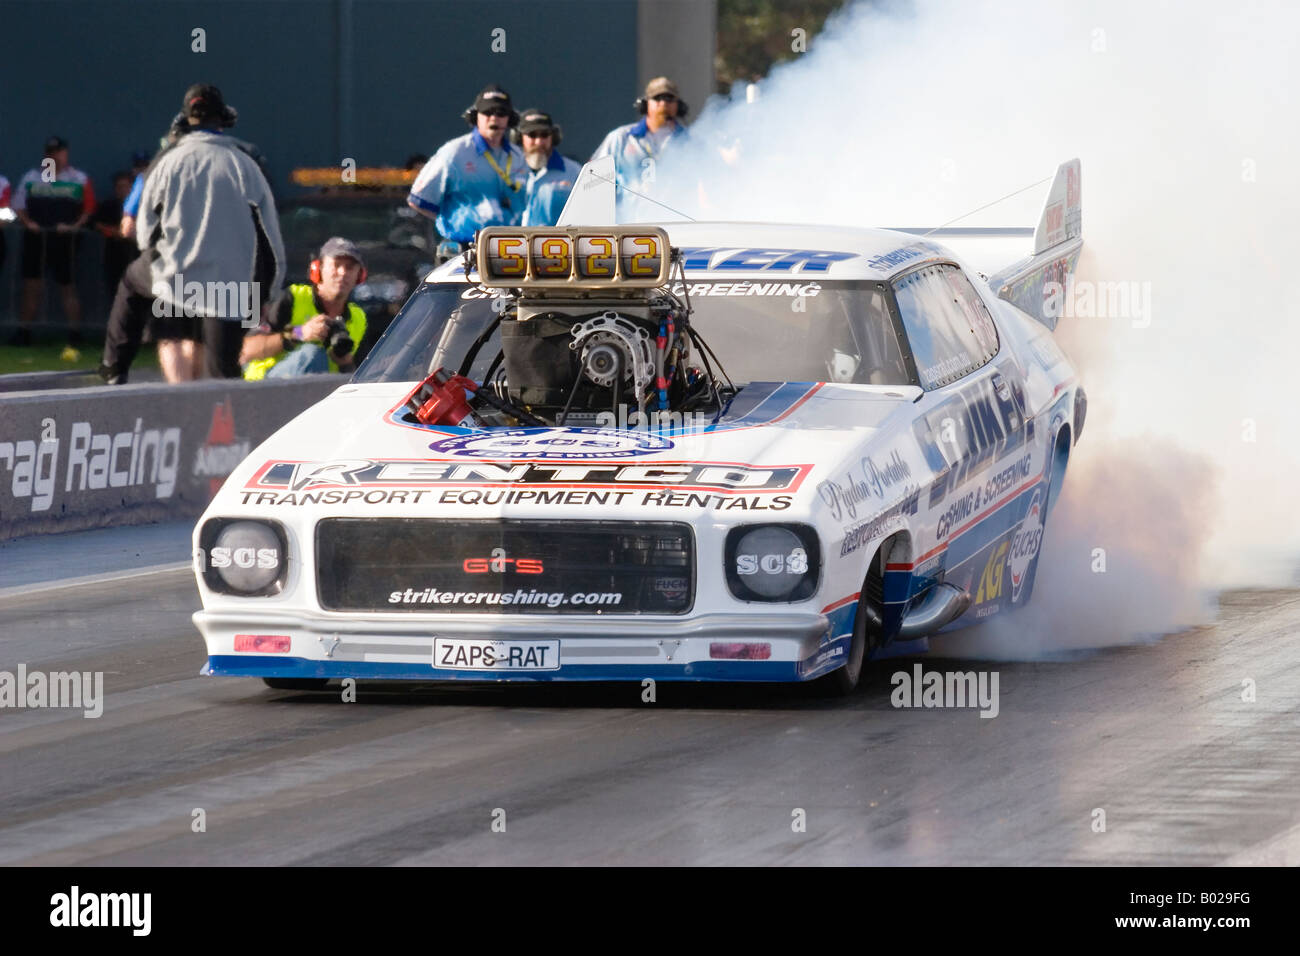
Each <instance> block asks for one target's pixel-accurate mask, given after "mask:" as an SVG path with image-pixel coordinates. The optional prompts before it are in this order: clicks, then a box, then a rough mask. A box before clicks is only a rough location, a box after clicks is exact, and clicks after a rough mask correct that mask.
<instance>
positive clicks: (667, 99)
mask: <svg viewBox="0 0 1300 956" xmlns="http://www.w3.org/2000/svg"><path fill="white" fill-rule="evenodd" d="M650 99H652V100H654V101H655V102H656V103H674V102H676V101H677V97H675V96H673V95H672V94H671V93H660V94H659V95H658V96H652V97H650Z"/></svg>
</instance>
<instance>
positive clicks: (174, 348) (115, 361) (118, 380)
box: [99, 106, 273, 385]
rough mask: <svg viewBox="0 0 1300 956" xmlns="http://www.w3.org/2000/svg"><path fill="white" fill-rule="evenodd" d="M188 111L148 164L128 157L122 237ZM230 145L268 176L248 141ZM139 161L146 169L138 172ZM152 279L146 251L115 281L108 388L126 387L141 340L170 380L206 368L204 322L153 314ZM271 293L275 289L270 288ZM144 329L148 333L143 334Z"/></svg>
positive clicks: (103, 371) (185, 126) (105, 371)
mask: <svg viewBox="0 0 1300 956" xmlns="http://www.w3.org/2000/svg"><path fill="white" fill-rule="evenodd" d="M186 114H187V110H184V109H183V110H181V111H180V112H179V113H177V114H176V115H175V116H174V117H173V118H172V121H171V126H170V127H169V128H168V130H167V135H166V136H164V137H163V138H162V140H161V142H160V144H159V146H160V148H159V151H158V154H157V155H156V156H155V157H154V158H153V160H152V161H150V160H149V157H148V155H147V154H146V153H143V152H138V153H136V154H135V156H134V157H132V166H133V168H134V169H135V182H134V183H133V184H132V186H131V193H130V195H128V196H127V198H126V200H125V201H124V202H123V203H122V223H121V231H122V235H123V236H127V237H130V238H131V240H132V243H133V244H134V241H135V219H136V215H137V213H138V212H139V210H140V196H141V194H142V193H143V192H144V181H145V177H146V175H147V174H148V171H149V169H150V168H151V166H152V164H153V163H156V162H157V161H158V159H159V158H160V157H161V156H162V154H163V152H164V151H166V150H167V149H169V148H170V147H172V146H174V145H175V144H176V142H177V140H179V139H180V138H181V137H182V136H184V135H185V134H186V133H188V132H189V131H190V130H191V129H192V128H193V127H191V126H190V124H189V119H188V117H187V115H186ZM237 118H238V114H237V113H236V112H235V110H234V109H233V108H232V107H229V106H228V107H226V114H225V118H224V119H225V122H227V123H229V124H233V123H234V122H235V120H236V119H237ZM225 137H226V139H227V140H228V141H229V142H230V144H231V145H233V146H237V147H238V148H239V149H241V150H243V151H244V152H245V153H247V154H248V155H249V157H250V158H251V159H253V160H254V161H255V162H256V163H257V165H258V168H259V169H261V170H262V174H263V175H264V176H267V178H268V180H269V175H268V174H267V166H266V157H265V156H263V155H262V153H261V151H260V150H259V149H258V148H257V147H256V146H254V145H253V144H252V143H249V142H246V141H245V140H242V139H236V138H235V137H234V136H230V135H229V134H228V133H227V134H225ZM141 159H143V160H144V162H145V167H144V168H143V169H141V168H140V160H141ZM152 287H153V280H152V278H151V277H150V274H149V262H148V259H147V257H146V255H145V254H144V253H141V254H140V256H139V257H138V258H136V259H135V260H134V261H132V262H131V264H130V265H129V266H127V269H126V272H125V273H124V274H123V276H122V281H121V282H119V283H118V285H117V290H116V292H115V294H114V297H113V305H112V308H111V309H110V310H109V313H108V332H107V334H106V335H105V337H104V357H103V361H102V363H101V365H100V367H99V374H100V376H101V377H102V378H103V379H104V382H105V384H108V385H125V384H126V383H127V378H128V376H129V375H130V370H131V364H132V363H133V362H134V361H135V356H136V353H137V352H138V351H139V349H140V343H141V341H143V340H144V339H145V338H148V339H150V340H151V341H154V342H156V343H157V344H158V364H159V366H160V367H161V368H162V373H163V376H164V377H165V378H166V380H167V381H168V382H171V383H173V384H175V383H177V382H186V381H190V380H192V379H196V378H201V377H202V376H203V371H204V368H205V366H206V361H205V358H206V356H205V350H204V348H203V342H202V339H203V326H202V322H201V321H200V320H199V319H197V318H195V317H192V316H185V315H184V314H183V313H180V314H173V313H171V312H170V310H166V309H160V310H157V311H159V312H161V313H162V314H161V315H156V314H155V310H154V308H153V304H154V296H153V291H152ZM270 291H273V290H270ZM146 330H147V331H146Z"/></svg>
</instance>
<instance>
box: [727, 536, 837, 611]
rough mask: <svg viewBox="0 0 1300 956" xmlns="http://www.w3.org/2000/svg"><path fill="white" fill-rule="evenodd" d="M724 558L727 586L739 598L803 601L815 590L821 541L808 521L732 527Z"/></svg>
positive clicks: (819, 567)
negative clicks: (807, 523)
mask: <svg viewBox="0 0 1300 956" xmlns="http://www.w3.org/2000/svg"><path fill="white" fill-rule="evenodd" d="M724 559H725V560H726V562H727V568H726V572H727V587H729V588H730V589H731V593H732V594H733V595H734V596H735V597H737V598H739V599H740V600H742V601H804V600H807V599H808V598H810V597H812V596H813V594H814V593H815V592H816V591H817V582H818V579H819V577H820V575H821V545H820V544H819V542H818V540H817V532H816V531H814V530H813V529H812V528H810V527H808V525H803V524H766V525H742V526H741V527H739V528H732V529H731V531H729V532H728V533H727V546H726V550H725V558H724Z"/></svg>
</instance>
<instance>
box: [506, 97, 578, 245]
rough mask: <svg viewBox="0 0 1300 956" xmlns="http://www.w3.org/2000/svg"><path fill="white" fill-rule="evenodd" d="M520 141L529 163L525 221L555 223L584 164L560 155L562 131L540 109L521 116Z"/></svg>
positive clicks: (541, 224) (524, 223) (544, 224)
mask: <svg viewBox="0 0 1300 956" xmlns="http://www.w3.org/2000/svg"><path fill="white" fill-rule="evenodd" d="M518 132H519V141H520V144H521V145H522V146H523V149H524V161H525V162H526V163H527V164H528V170H529V172H528V182H527V184H526V186H525V193H524V194H525V197H526V200H525V205H524V216H523V221H522V223H521V224H522V225H525V226H553V225H555V223H556V222H558V221H559V218H560V210H562V209H563V208H564V204H565V202H566V201H568V198H569V193H571V192H573V184H574V183H575V182H577V180H578V173H579V172H581V170H582V167H581V166H579V165H578V164H577V163H576V162H574V161H573V160H572V159H569V158H568V157H567V156H561V155H560V152H559V150H558V149H557V147H558V146H559V145H560V139H561V137H562V136H563V132H562V131H561V129H560V127H559V126H557V125H556V124H555V122H554V121H553V120H552V119H551V115H550V114H549V113H543V112H542V111H541V110H524V112H523V114H522V115H521V117H520V119H519V130H518Z"/></svg>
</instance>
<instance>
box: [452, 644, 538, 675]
mask: <svg viewBox="0 0 1300 956" xmlns="http://www.w3.org/2000/svg"><path fill="white" fill-rule="evenodd" d="M433 666H434V667H437V668H439V669H440V670H454V671H493V672H501V673H504V672H506V671H557V670H559V669H560V642H559V641H470V640H461V639H459V638H449V637H438V638H434V641H433Z"/></svg>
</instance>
